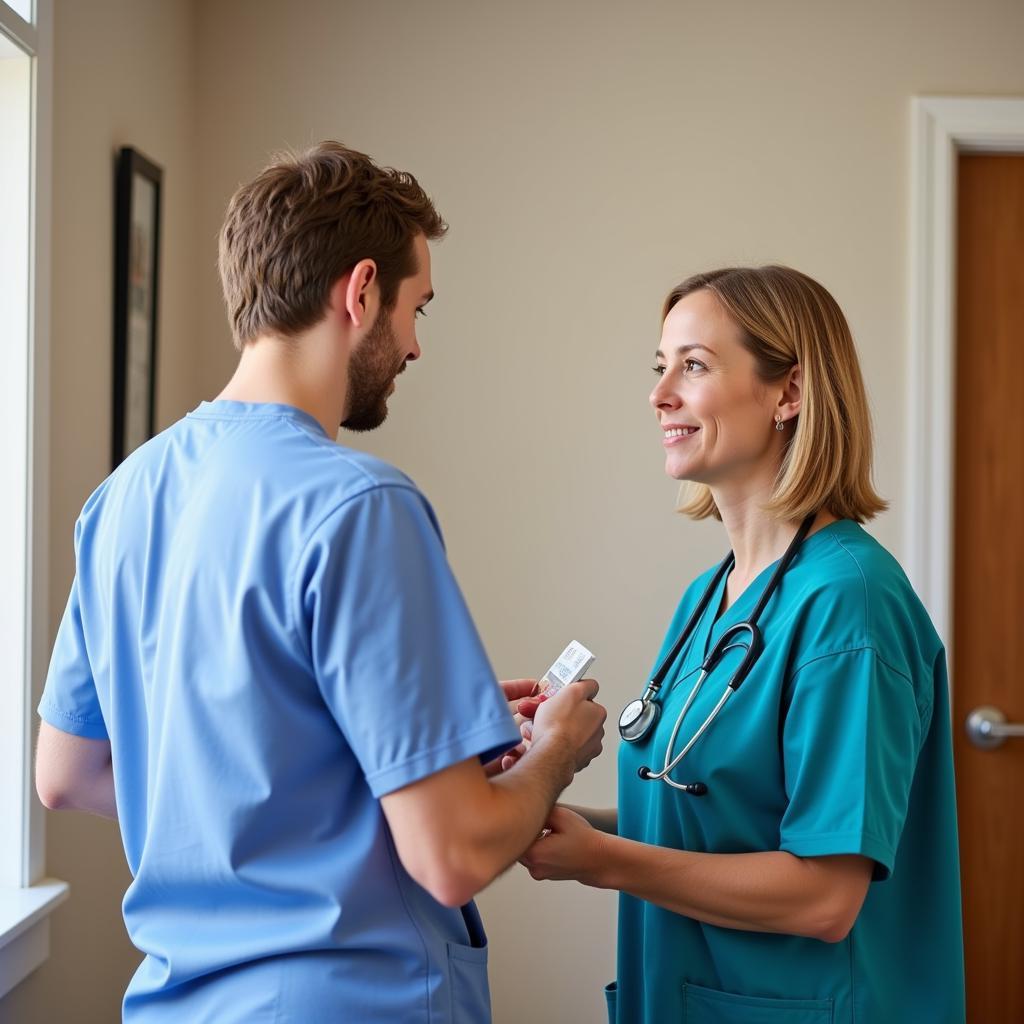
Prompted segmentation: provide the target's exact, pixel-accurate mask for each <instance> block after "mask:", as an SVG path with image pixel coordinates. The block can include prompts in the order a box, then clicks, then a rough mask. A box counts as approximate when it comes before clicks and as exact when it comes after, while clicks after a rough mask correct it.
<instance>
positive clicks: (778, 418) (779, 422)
mask: <svg viewBox="0 0 1024 1024" xmlns="http://www.w3.org/2000/svg"><path fill="white" fill-rule="evenodd" d="M775 429H776V430H785V429H786V425H785V423H783V422H782V417H781V416H776V417H775Z"/></svg>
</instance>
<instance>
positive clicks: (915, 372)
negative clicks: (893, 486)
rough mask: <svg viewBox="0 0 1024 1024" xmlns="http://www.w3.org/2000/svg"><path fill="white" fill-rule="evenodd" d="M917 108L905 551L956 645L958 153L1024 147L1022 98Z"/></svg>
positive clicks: (935, 101)
mask: <svg viewBox="0 0 1024 1024" xmlns="http://www.w3.org/2000/svg"><path fill="white" fill-rule="evenodd" d="M911 112H912V136H911V138H912V153H911V176H912V177H911V236H910V254H911V255H910V258H911V270H910V358H909V363H908V389H907V390H908V394H907V398H908V401H907V416H908V430H907V436H908V445H907V492H906V503H905V508H906V516H905V519H904V523H903V538H904V539H903V551H904V560H905V566H906V570H907V575H908V576H909V577H910V580H911V582H912V583H913V585H914V588H915V589H916V590H917V592H918V594H919V595H920V596H921V599H922V600H923V601H924V604H925V606H926V607H927V609H928V611H929V613H930V614H931V617H932V621H933V622H934V623H935V628H936V629H937V630H938V632H939V636H941V637H942V640H943V642H944V643H945V645H946V650H947V652H948V651H950V650H951V648H952V642H953V608H952V605H953V542H954V532H953V531H954V528H955V524H954V522H953V500H954V490H953V488H954V479H953V464H954V457H955V450H954V446H953V438H954V433H953V431H954V427H955V425H954V422H953V421H954V414H955V408H954V398H955V395H954V390H953V367H954V360H955V358H956V338H955V326H956V321H955V316H956V215H957V208H956V189H957V156H958V154H959V153H961V152H965V151H966V152H1022V153H1024V99H1015V98H1005V97H971V98H954V97H937V96H935V97H933V96H926V97H915V98H914V99H913V101H912V107H911ZM950 665H952V658H950Z"/></svg>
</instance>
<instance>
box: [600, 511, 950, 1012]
mask: <svg viewBox="0 0 1024 1024" xmlns="http://www.w3.org/2000/svg"><path fill="white" fill-rule="evenodd" d="M771 569H772V567H769V568H768V569H766V570H765V572H764V573H762V574H761V576H760V577H759V578H758V579H756V580H755V581H754V582H753V583H752V584H751V586H750V587H748V588H747V590H746V592H744V594H742V595H741V597H740V598H739V599H738V600H737V601H736V602H735V603H734V604H733V605H732V606H731V607H730V608H729V609H728V610H727V611H726V612H725V613H724V614H723V615H722V616H721V617H720V618H719V619H718V620H717V621H712V620H713V617H714V612H713V610H714V609H716V608H718V607H720V603H721V602H720V598H721V593H720V591H721V586H722V584H720V585H719V593H717V594H716V595H714V597H713V598H712V600H711V601H710V603H709V605H708V610H707V611H706V613H705V615H704V618H703V620H702V621H701V622H700V623H699V625H698V627H697V629H696V631H695V633H694V636H693V640H692V642H691V643H690V645H689V647H688V649H687V650H685V651H684V652H682V654H681V655H680V657H679V659H678V661H677V665H676V666H675V667H674V668H673V669H672V671H671V672H670V674H669V676H668V679H667V680H666V684H665V686H664V687H663V689H662V696H661V703H662V713H661V716H660V719H659V722H658V725H657V727H656V729H655V730H654V731H653V733H652V735H650V736H648V737H647V738H646V739H645V740H643V741H641V742H640V743H637V744H628V743H622V744H621V746H620V754H619V769H620V772H619V830H620V834H622V835H624V836H626V837H628V838H630V839H635V840H638V841H641V842H644V843H648V844H652V845H657V846H661V847H666V848H670V849H676V850H688V851H700V852H710V853H721V854H730V853H749V852H762V851H771V850H782V851H786V852H788V853H791V854H794V855H795V856H798V857H822V856H829V855H835V854H860V855H862V856H865V857H868V858H870V859H871V860H872V861H874V864H875V869H874V882H873V884H872V886H871V888H870V890H869V893H868V896H867V899H866V901H865V903H864V906H863V908H862V910H861V913H860V915H859V916H858V918H857V921H856V923H855V924H854V927H853V929H852V931H851V932H850V934H849V935H848V936H847V937H846V938H845V939H843V940H842V941H841V942H838V943H827V942H823V941H819V940H817V939H812V938H806V937H801V936H795V935H780V934H773V933H763V932H752V931H742V930H737V929H730V928H721V927H716V926H713V925H707V924H702V923H700V922H698V921H695V920H693V919H690V918H687V917H683V916H681V915H678V914H674V913H671V912H669V911H667V910H664V909H662V908H660V907H658V906H655V905H654V904H652V903H648V902H645V901H642V900H638V899H635V898H633V897H631V896H629V895H627V894H623V895H622V897H621V900H620V913H619V946H618V981H617V985H616V986H612V987H610V988H609V991H608V1001H609V1008H610V1013H611V1020H612V1021H619V1022H620V1024H626V1022H629V1024H655V1022H658V1024H661V1022H667V1021H686V1022H687V1024H705V1022H712V1021H714V1022H716V1024H741V1022H742V1024H774V1022H779V1024H782V1022H786V1024H840V1022H841V1024H853V1022H857V1024H869V1022H876V1021H877V1022H881V1021H886V1022H888V1021H917V1020H920V1021H928V1022H935V1024H946V1022H954V1021H962V1020H963V1018H964V993H963V948H962V925H961V914H960V889H959V863H958V856H957V833H956V812H955V801H954V785H953V764H952V749H951V739H950V727H949V704H948V692H947V683H946V672H945V654H944V651H943V649H942V644H941V642H940V640H939V638H938V636H937V635H936V633H935V630H934V628H933V626H932V624H931V622H930V620H929V618H928V615H927V613H926V612H925V610H924V608H923V606H922V605H921V603H920V601H919V600H918V599H917V597H916V596H915V595H914V592H913V590H912V589H911V587H910V585H909V583H908V581H907V580H906V577H905V576H904V574H903V572H902V570H901V569H900V567H899V565H898V564H897V562H896V561H895V560H894V559H893V558H892V557H891V556H890V555H889V554H888V553H887V552H886V551H885V550H884V549H883V548H882V547H881V546H880V545H879V544H878V543H877V542H876V541H874V540H873V539H872V538H871V537H870V536H869V535H868V534H867V533H866V532H865V531H864V530H862V529H861V528H860V527H859V526H858V525H857V524H855V523H852V522H849V521H841V522H838V523H834V524H832V525H831V526H829V527H826V528H825V529H823V530H820V531H818V532H817V533H816V534H814V535H812V536H811V537H810V538H808V539H807V540H806V541H805V542H804V544H803V546H802V548H801V549H800V551H799V552H798V554H797V556H796V559H795V560H794V562H793V563H792V564H791V566H790V568H789V570H788V571H787V573H786V575H785V577H784V578H783V580H782V583H781V585H780V586H779V589H778V590H777V592H776V593H775V595H774V596H773V597H772V599H771V601H770V602H769V604H768V606H767V607H766V609H765V611H764V613H763V614H762V616H761V620H760V623H759V625H760V627H761V630H762V632H763V636H764V643H765V647H764V650H763V652H762V654H761V655H760V657H759V659H758V661H757V663H756V666H755V668H754V669H753V671H752V672H751V674H750V675H749V676H748V677H747V679H746V680H745V682H744V683H743V685H742V687H741V688H740V689H739V690H738V691H737V692H736V693H735V694H734V696H733V697H732V698H731V700H730V701H729V702H728V703H727V704H726V706H725V708H724V709H723V711H722V712H721V714H720V715H719V716H718V718H717V719H716V720H715V722H714V723H713V724H712V726H711V727H710V728H709V729H708V731H707V732H706V733H705V735H704V736H702V737H701V739H700V740H698V742H697V743H696V744H695V745H694V747H693V749H692V750H691V751H690V753H689V754H688V755H687V756H686V757H685V758H684V759H683V761H682V762H681V763H680V764H679V765H678V767H677V768H676V769H675V770H674V771H673V773H672V778H673V779H674V780H676V781H678V782H695V781H702V782H704V783H705V784H706V785H707V787H708V792H707V795H706V796H704V797H694V796H691V795H688V794H685V793H681V792H679V791H677V790H674V789H672V788H671V787H669V786H667V785H666V784H665V783H663V782H654V781H643V780H641V779H640V778H639V777H638V771H639V769H640V767H641V766H644V765H646V766H650V767H651V768H653V769H656V770H659V769H661V768H662V766H663V764H664V759H665V752H666V746H667V744H668V741H669V736H670V734H671V731H672V728H673V725H674V724H675V722H676V719H677V716H678V715H679V712H680V711H681V709H682V706H683V704H684V702H685V700H686V697H687V695H688V694H689V693H690V690H691V689H692V687H693V685H694V683H695V681H696V679H697V676H698V673H699V666H700V664H701V661H702V660H703V658H704V657H705V655H706V653H707V651H708V650H710V648H711V646H712V645H713V643H714V642H715V640H716V639H717V638H718V636H719V635H720V634H721V632H722V631H723V630H725V629H726V628H728V627H729V626H730V625H733V624H734V623H736V622H739V621H741V620H743V619H745V618H747V617H748V615H749V613H750V611H751V610H752V609H753V606H754V604H756V602H757V600H758V598H759V597H760V594H761V592H762V590H763V588H764V586H765V584H766V583H767V580H768V577H769V576H770V574H771ZM711 575H712V574H711V573H708V574H706V575H705V576H703V577H701V578H700V579H698V580H697V581H696V582H695V583H694V584H693V585H692V586H691V587H690V588H689V589H688V591H687V592H686V594H685V595H684V597H683V600H682V602H681V604H680V606H679V609H678V610H677V613H676V615H675V618H674V619H673V622H672V624H671V626H670V628H669V631H668V634H667V636H666V639H665V643H664V645H663V649H662V652H661V653H660V654H659V658H658V664H660V661H661V658H663V657H664V656H665V654H666V652H667V651H669V650H670V649H671V647H672V645H673V643H674V641H675V639H676V637H677V636H678V634H679V632H680V631H681V630H682V628H683V625H684V623H685V621H686V620H687V619H688V618H689V615H690V613H691V611H692V610H693V608H694V607H695V606H696V604H697V602H698V601H699V598H700V595H701V594H702V593H703V592H704V589H705V587H706V586H707V585H708V582H709V580H710V578H711ZM741 657H742V655H741V654H740V652H737V651H734V652H731V653H730V654H729V655H727V656H726V657H725V658H724V659H723V661H722V663H721V664H720V665H719V666H718V667H717V668H716V669H715V671H714V672H712V673H711V674H710V675H709V677H708V678H707V680H706V682H705V683H704V686H703V687H702V688H701V690H700V691H699V694H698V697H697V698H696V699H695V701H694V704H693V706H692V707H691V709H690V710H689V712H688V713H687V716H686V719H685V720H684V723H683V726H682V728H681V730H680V734H679V736H678V739H677V743H676V746H675V748H674V750H673V753H676V752H678V751H679V750H681V749H682V747H683V746H684V745H685V744H686V742H687V741H688V739H689V737H690V736H692V735H693V733H694V731H695V730H696V729H697V728H698V726H699V725H700V723H701V722H703V721H704V719H705V718H706V717H707V715H708V714H709V712H710V710H711V708H712V707H713V706H714V704H715V703H716V702H717V701H718V699H719V698H720V697H721V695H722V692H723V689H724V688H725V685H726V683H727V682H728V680H729V678H730V675H731V672H732V670H733V669H734V668H735V667H736V664H737V663H738V661H739V660H740V658H741Z"/></svg>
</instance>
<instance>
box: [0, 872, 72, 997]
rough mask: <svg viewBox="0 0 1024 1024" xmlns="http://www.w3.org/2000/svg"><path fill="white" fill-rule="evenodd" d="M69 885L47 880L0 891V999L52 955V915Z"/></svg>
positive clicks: (65, 896)
mask: <svg viewBox="0 0 1024 1024" xmlns="http://www.w3.org/2000/svg"><path fill="white" fill-rule="evenodd" d="M67 895H68V883H67V882H61V881H58V880H57V879H56V878H44V879H43V880H42V881H41V882H38V883H36V884H35V885H31V886H29V887H28V888H27V889H8V888H0V998H2V997H3V996H5V995H6V994H7V993H8V992H10V990H11V989H12V988H14V986H15V985H17V984H18V982H20V981H22V980H23V979H24V978H25V977H27V976H28V975H29V974H30V973H31V972H32V971H34V970H35V969H36V968H37V967H39V965H40V964H42V963H43V961H44V960H45V959H46V958H47V957H48V956H49V954H50V914H51V913H52V912H53V911H54V910H55V909H56V908H57V907H58V906H59V905H60V904H61V903H63V902H64V900H65V899H67Z"/></svg>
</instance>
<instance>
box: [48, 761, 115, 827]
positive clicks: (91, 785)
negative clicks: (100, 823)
mask: <svg viewBox="0 0 1024 1024" xmlns="http://www.w3.org/2000/svg"><path fill="white" fill-rule="evenodd" d="M47 806H49V807H50V808H51V809H52V810H58V811H85V812H87V813H88V814H98V815H100V816H101V817H103V818H112V819H113V820H114V821H116V820H117V804H116V802H115V800H114V767H113V765H112V764H108V765H107V767H106V768H105V769H103V770H101V771H100V772H98V773H97V774H95V775H90V776H87V777H84V778H80V779H76V780H75V783H74V785H73V786H69V787H68V788H67V789H66V790H65V791H64V792H63V793H62V794H61V795H60V796H59V797H58V798H56V799H53V800H50V801H48V803H47Z"/></svg>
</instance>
